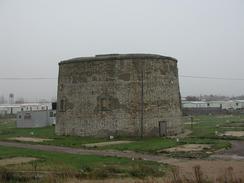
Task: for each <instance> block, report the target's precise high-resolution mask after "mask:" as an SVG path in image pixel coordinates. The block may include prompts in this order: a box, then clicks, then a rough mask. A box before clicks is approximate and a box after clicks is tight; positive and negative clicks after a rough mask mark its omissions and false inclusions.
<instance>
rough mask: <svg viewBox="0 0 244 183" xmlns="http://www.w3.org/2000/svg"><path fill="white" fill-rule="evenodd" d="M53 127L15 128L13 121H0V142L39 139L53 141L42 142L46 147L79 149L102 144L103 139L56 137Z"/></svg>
mask: <svg viewBox="0 0 244 183" xmlns="http://www.w3.org/2000/svg"><path fill="white" fill-rule="evenodd" d="M54 128H55V127H54V126H49V127H44V128H16V127H15V119H0V140H7V139H8V138H10V137H39V138H47V139H53V140H51V141H45V142H42V144H47V145H57V146H69V147H81V146H82V145H84V144H87V143H96V142H104V141H107V140H108V139H105V138H92V137H76V136H57V135H55V133H54Z"/></svg>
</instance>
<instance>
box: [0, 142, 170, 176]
mask: <svg viewBox="0 0 244 183" xmlns="http://www.w3.org/2000/svg"><path fill="white" fill-rule="evenodd" d="M0 149H1V150H0V159H3V158H11V157H35V158H38V161H37V162H36V165H37V171H55V172H62V171H64V172H65V171H68V170H69V171H73V172H77V173H80V172H82V173H85V174H87V173H89V174H94V173H96V171H98V169H99V171H102V170H104V171H108V169H109V171H113V173H114V172H117V173H122V174H123V175H125V176H133V174H135V167H140V168H142V167H143V168H147V169H149V170H150V171H151V173H150V171H149V172H148V174H147V172H145V176H148V175H150V174H151V175H153V176H156V175H158V176H160V175H161V176H162V175H163V174H164V172H165V171H166V170H167V169H168V166H166V165H162V164H159V163H156V162H150V161H140V160H134V161H132V160H130V159H127V158H117V157H101V156H94V155H73V154H65V153H53V152H45V151H37V150H29V149H22V148H12V147H11V148H10V147H1V146H0ZM6 168H7V169H9V170H11V171H18V170H21V171H33V169H34V168H33V163H26V164H21V165H8V166H7V167H6ZM94 171H95V172H94ZM100 173H101V172H100ZM107 173H108V174H111V175H112V172H107ZM94 176H95V175H94ZM106 176H109V175H106ZM95 177H96V176H95Z"/></svg>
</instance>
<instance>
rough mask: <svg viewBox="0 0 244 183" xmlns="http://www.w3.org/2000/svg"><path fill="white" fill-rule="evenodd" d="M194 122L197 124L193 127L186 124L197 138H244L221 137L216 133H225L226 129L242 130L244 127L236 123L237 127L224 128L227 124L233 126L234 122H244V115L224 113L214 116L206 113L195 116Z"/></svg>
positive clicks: (240, 138) (242, 138) (243, 138)
mask: <svg viewBox="0 0 244 183" xmlns="http://www.w3.org/2000/svg"><path fill="white" fill-rule="evenodd" d="M193 119H194V122H196V123H197V124H194V125H193V128H192V129H191V127H190V125H185V127H186V128H188V129H191V130H192V134H191V136H192V137H195V138H208V139H226V140H233V139H237V140H238V139H239V140H244V137H220V136H217V135H216V134H215V132H218V133H224V132H225V131H239V130H240V131H242V130H244V128H243V127H242V126H241V127H240V126H239V127H238V126H237V125H234V127H236V128H224V127H225V126H226V125H228V126H229V127H231V125H230V123H232V124H235V123H237V124H239V125H240V123H243V124H244V115H233V116H232V115H222V116H213V115H204V116H194V118H193Z"/></svg>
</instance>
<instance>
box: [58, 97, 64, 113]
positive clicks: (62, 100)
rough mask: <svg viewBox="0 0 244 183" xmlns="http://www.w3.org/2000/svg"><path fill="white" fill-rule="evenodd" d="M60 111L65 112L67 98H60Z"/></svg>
mask: <svg viewBox="0 0 244 183" xmlns="http://www.w3.org/2000/svg"><path fill="white" fill-rule="evenodd" d="M59 111H60V112H65V100H64V99H61V100H60V106H59Z"/></svg>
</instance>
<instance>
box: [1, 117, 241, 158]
mask: <svg viewBox="0 0 244 183" xmlns="http://www.w3.org/2000/svg"><path fill="white" fill-rule="evenodd" d="M184 121H185V122H189V118H187V117H185V118H184ZM194 122H195V124H194V125H193V128H191V125H189V123H187V124H186V125H185V128H186V129H190V130H191V131H192V134H191V135H190V136H188V137H186V138H180V139H179V141H178V142H177V141H176V139H174V138H159V137H155V138H144V139H140V138H116V139H115V140H132V141H134V142H133V143H129V144H118V145H108V146H104V147H97V148H98V149H114V150H121V151H125V150H130V151H137V152H147V153H157V151H159V150H162V149H165V148H170V147H175V146H177V145H182V144H191V143H193V144H210V145H212V146H211V147H212V148H211V149H210V151H215V150H218V149H222V148H228V147H230V143H229V142H228V140H232V139H244V138H243V137H227V136H223V137H220V136H218V135H216V132H218V133H223V132H224V131H228V130H232V131H233V130H236V131H238V130H244V126H243V123H242V122H244V115H239V116H231V115H225V116H212V115H205V116H194ZM18 136H24V137H41V138H49V139H53V140H52V141H45V142H41V144H47V145H57V146H69V147H83V145H84V144H88V143H97V142H104V141H109V140H108V139H106V138H90V137H89V138H88V137H87V138H84V137H73V136H65V137H64V136H57V135H55V133H54V127H53V126H51V127H46V128H36V129H17V128H15V122H14V120H6V119H4V120H3V119H2V120H0V140H7V139H8V138H10V137H18ZM83 148H84V147H83ZM208 151H209V150H208ZM171 155H172V156H174V157H177V156H179V157H182V156H184V157H206V156H207V153H206V152H201V153H200V154H195V153H194V154H191V153H186V154H184V153H183V155H182V154H179V153H175V154H173V153H172V154H171Z"/></svg>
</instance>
